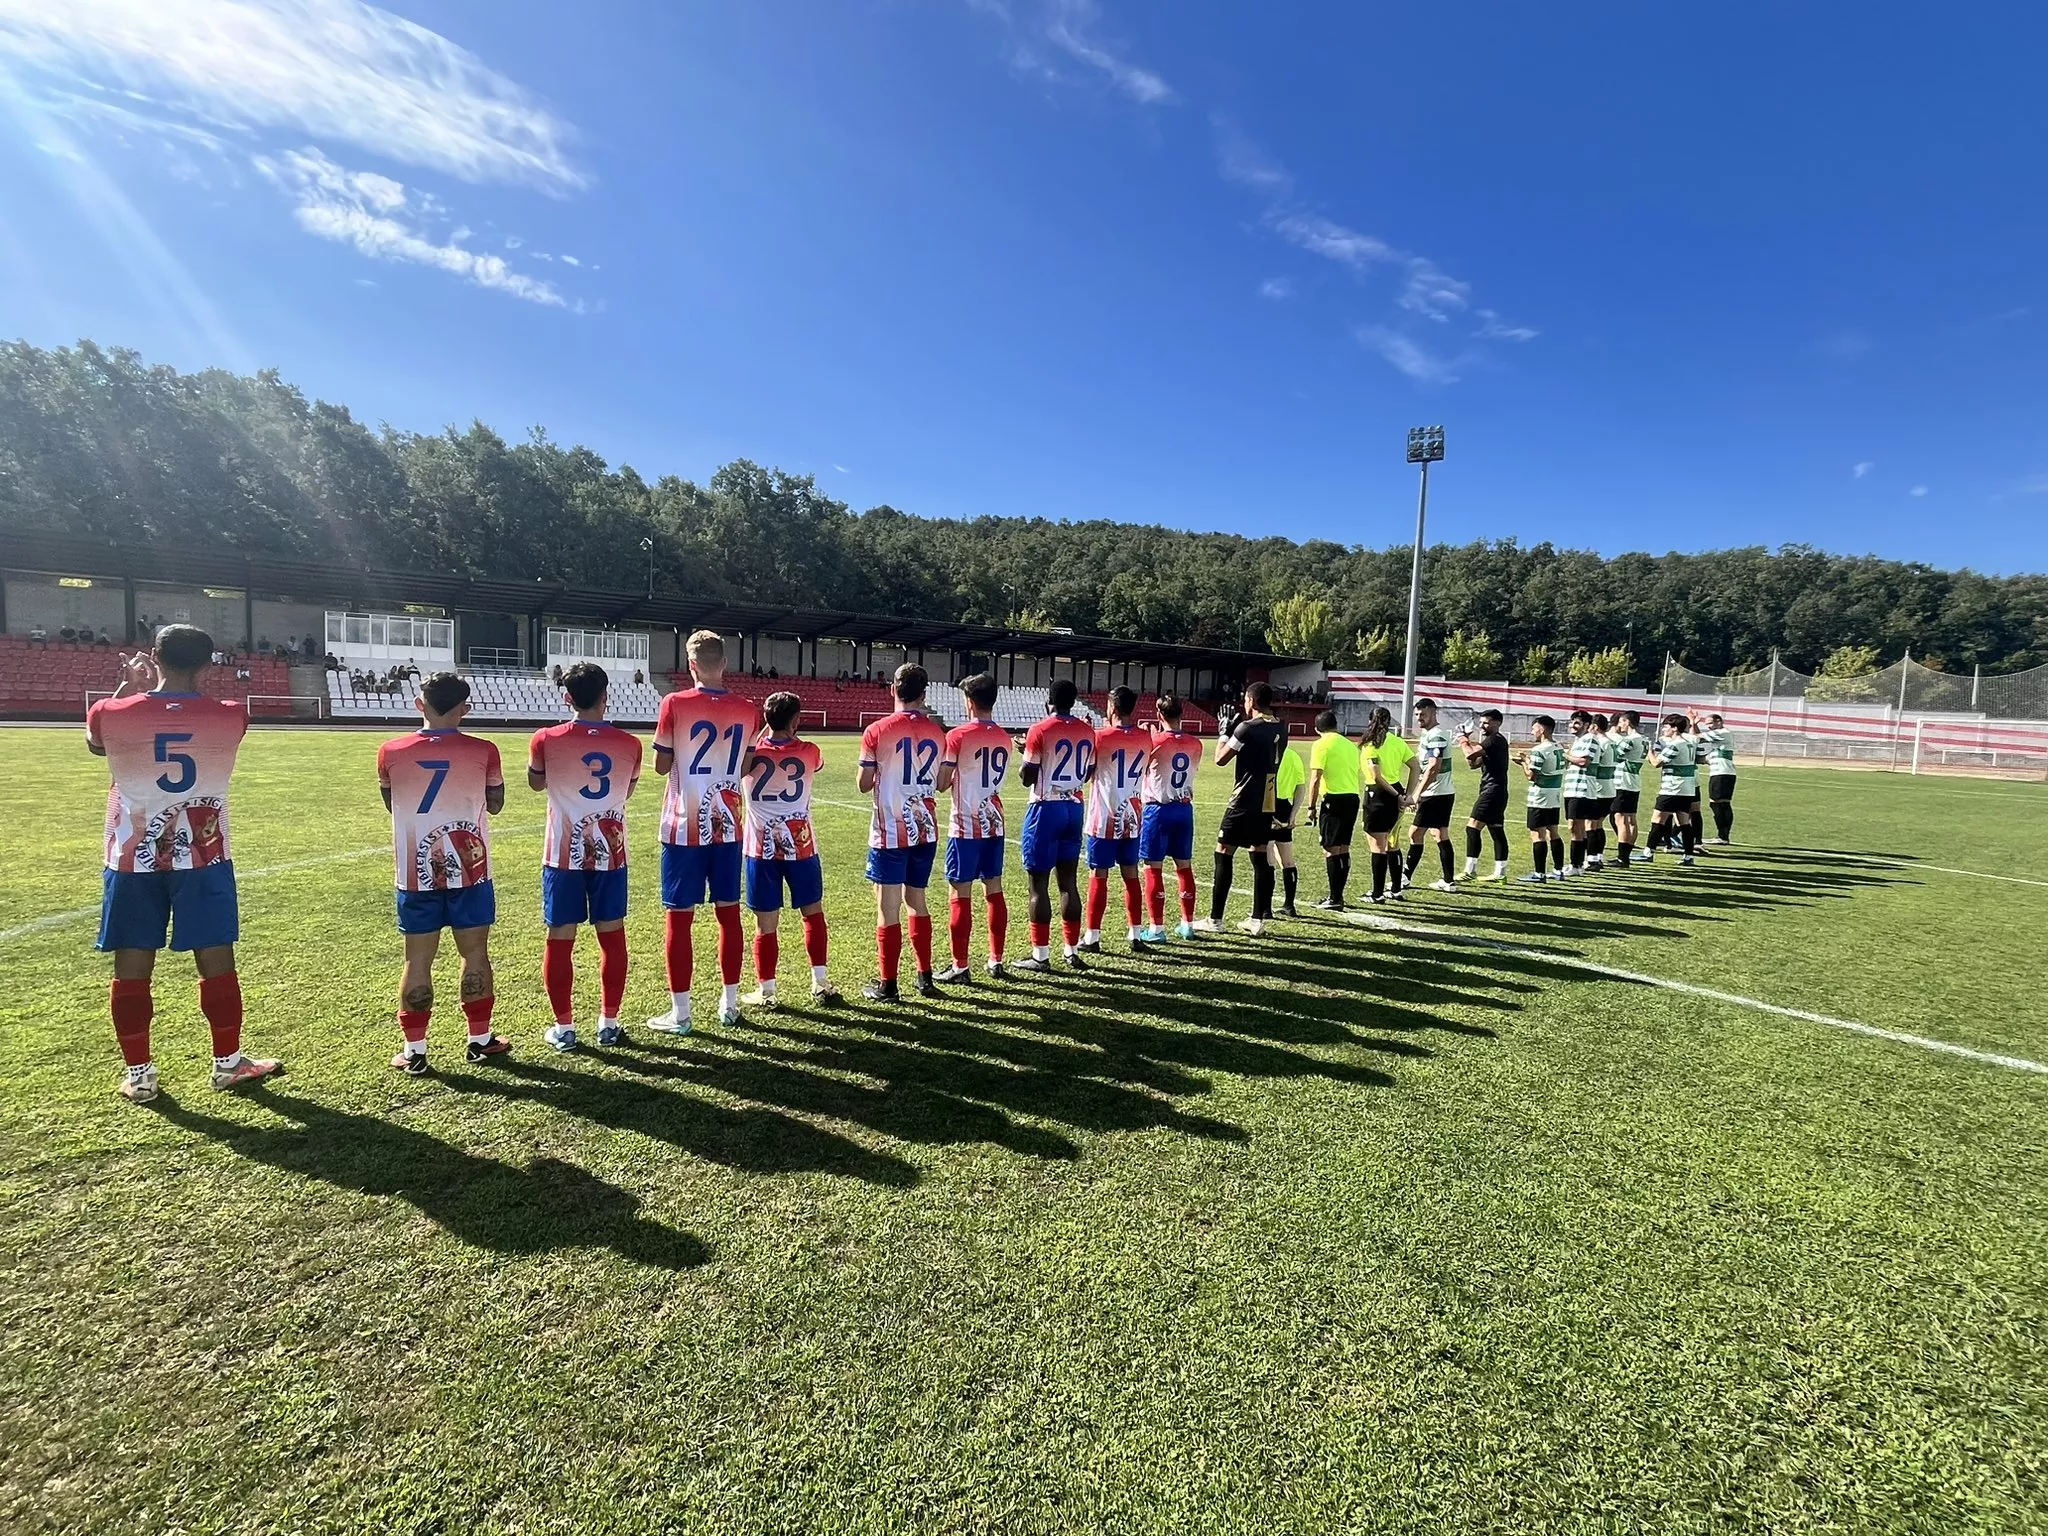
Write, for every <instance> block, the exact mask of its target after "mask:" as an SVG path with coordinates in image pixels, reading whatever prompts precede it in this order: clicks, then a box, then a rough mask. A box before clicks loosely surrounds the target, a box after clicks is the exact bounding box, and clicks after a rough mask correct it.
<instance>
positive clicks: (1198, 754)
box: [1145, 731, 1202, 805]
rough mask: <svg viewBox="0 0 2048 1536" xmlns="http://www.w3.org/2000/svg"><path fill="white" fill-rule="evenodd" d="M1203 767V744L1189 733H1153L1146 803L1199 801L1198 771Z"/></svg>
mask: <svg viewBox="0 0 2048 1536" xmlns="http://www.w3.org/2000/svg"><path fill="white" fill-rule="evenodd" d="M1201 766H1202V742H1201V738H1200V737H1197V736H1190V735H1189V734H1188V733H1187V732H1186V731H1155V732H1153V733H1152V755H1151V757H1150V758H1148V759H1146V762H1145V803H1146V804H1147V805H1180V804H1182V803H1184V802H1186V801H1189V800H1192V799H1194V798H1195V770H1196V769H1197V768H1199V767H1201Z"/></svg>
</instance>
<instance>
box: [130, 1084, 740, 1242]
mask: <svg viewBox="0 0 2048 1536" xmlns="http://www.w3.org/2000/svg"><path fill="white" fill-rule="evenodd" d="M251 1102H252V1103H256V1104H260V1105H262V1106H264V1107H265V1108H268V1109H271V1110H274V1111H276V1112H277V1113H278V1114H280V1115H283V1116H284V1117H285V1118H286V1119H288V1120H291V1121H295V1122H296V1124H293V1125H289V1126H278V1125H249V1124H245V1123H243V1122H241V1121H236V1120H221V1119H217V1118H215V1117H214V1116H212V1115H203V1114H199V1113H197V1112H196V1111H192V1110H187V1109H183V1108H180V1107H179V1106H178V1105H177V1104H175V1103H172V1102H170V1101H168V1100H166V1099H159V1100H158V1101H157V1106H156V1107H157V1109H158V1110H159V1112H160V1113H161V1114H162V1115H163V1117H164V1119H166V1120H168V1121H169V1122H170V1123H171V1124H173V1125H175V1126H178V1127H179V1128H180V1129H182V1130H185V1131H189V1132H191V1133H193V1134H194V1135H199V1136H207V1137H211V1138H212V1139H213V1140H215V1141H217V1142H219V1143H220V1144H221V1145H222V1146H223V1147H225V1148H227V1149H228V1150H229V1151H231V1152H233V1153H235V1154H236V1155H238V1156H241V1157H246V1158H248V1159H249V1160H250V1161H251V1162H257V1163H262V1164H264V1165H265V1166H267V1167H271V1168H276V1169H279V1170H281V1171H283V1172H285V1173H293V1174H297V1175H299V1176H300V1177H302V1178H308V1179H317V1180H318V1181H320V1182H321V1183H323V1184H331V1185H333V1186H334V1187H335V1188H337V1189H348V1190H354V1191H356V1192H357V1193H359V1194H365V1195H380V1196H386V1197H390V1198H395V1199H398V1200H403V1201H404V1202H406V1204H408V1205H410V1206H412V1207H413V1208H414V1209H416V1210H417V1211H419V1213H420V1214H421V1215H423V1216H425V1217H426V1218H427V1219H428V1220H429V1221H431V1222H433V1223H434V1224H435V1225H436V1226H438V1227H440V1228H441V1229H442V1230H443V1231H445V1232H446V1233H448V1235H449V1236H450V1237H453V1238H455V1239H457V1240H458V1241H460V1242H464V1243H467V1244H469V1245H470V1246H471V1247H474V1248H486V1249H489V1250H490V1251H492V1252H494V1253H506V1254H530V1253H549V1252H553V1251H555V1250H557V1249H562V1248H610V1249H611V1250H612V1251H613V1252H615V1253H617V1254H618V1255H619V1257H620V1258H623V1259H630V1260H632V1261H633V1262H635V1263H638V1264H648V1265H652V1266H654V1267H656V1268H659V1269H690V1268H693V1267H695V1266H696V1265H699V1264H704V1263H707V1262H708V1261H709V1260H710V1258H711V1249H710V1248H709V1246H707V1245H706V1244H705V1243H704V1242H703V1240H702V1239H700V1238H697V1237H693V1236H692V1235H691V1234H689V1233H687V1232H679V1231H676V1230H675V1229H673V1228H671V1227H665V1226H663V1225H662V1224H661V1223H660V1222H657V1221H653V1220H650V1219H649V1218H648V1217H646V1216H644V1215H642V1214H641V1211H640V1201H639V1199H638V1197H637V1196H635V1195H633V1194H630V1193H629V1192H627V1191H626V1190H623V1189H620V1188H619V1187H618V1186H617V1185H615V1184H608V1183H606V1182H605V1181H604V1180H603V1179H600V1178H598V1177H597V1176H596V1175H595V1174H592V1173H589V1172H586V1171H585V1170H584V1169H581V1168H578V1167H575V1166H574V1165H572V1164H569V1163H564V1162H561V1161H559V1160H557V1159H555V1158H541V1159H539V1160H537V1161H536V1162H534V1163H532V1164H530V1165H529V1166H527V1167H525V1168H515V1167H513V1166H511V1165H510V1164H508V1163H501V1162H499V1161H497V1160H496V1159H494V1158H489V1157H479V1156H478V1155H477V1154H475V1153H473V1152H466V1151H464V1150H463V1149H462V1148H460V1147H456V1146H451V1145H450V1144H449V1143H447V1142H445V1141H442V1140H441V1139H440V1138H439V1137H435V1136H429V1135H427V1134H426V1133H425V1132H424V1131H415V1130H411V1129H409V1128H408V1127H406V1126H403V1125H400V1124H398V1123H397V1122H395V1121H393V1120H390V1119H387V1118H385V1117H384V1116H383V1115H353V1114H349V1113H347V1112H346V1111H343V1110H337V1109H330V1108H328V1107H327V1106H325V1105H323V1104H317V1103H315V1102H313V1101H312V1100H311V1099H303V1098H298V1097H295V1096H292V1095H287V1094H280V1093H276V1092H266V1093H260V1094H257V1095H252V1096H251Z"/></svg>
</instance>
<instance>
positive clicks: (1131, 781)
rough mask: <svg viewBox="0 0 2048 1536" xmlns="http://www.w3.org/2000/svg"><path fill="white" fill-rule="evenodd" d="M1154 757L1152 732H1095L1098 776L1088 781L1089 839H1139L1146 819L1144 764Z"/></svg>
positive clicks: (1121, 728) (1115, 728)
mask: <svg viewBox="0 0 2048 1536" xmlns="http://www.w3.org/2000/svg"><path fill="white" fill-rule="evenodd" d="M1151 756H1152V733H1151V732H1150V731H1141V730H1139V729H1138V728H1137V727H1136V726H1135V725H1105V726H1104V727H1102V729H1100V730H1099V731H1097V732H1096V733H1095V777H1094V778H1092V779H1090V780H1089V781H1088V819H1087V821H1086V822H1085V823H1084V827H1085V830H1086V831H1087V833H1088V835H1089V836H1090V837H1136V836H1137V835H1138V824H1139V823H1140V822H1141V821H1143V820H1144V807H1143V805H1142V804H1140V801H1139V796H1140V794H1141V793H1142V792H1143V790H1144V787H1145V765H1146V763H1147V762H1148V761H1149V760H1150V758H1151Z"/></svg>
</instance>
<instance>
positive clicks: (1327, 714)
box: [1316, 709, 1337, 731]
mask: <svg viewBox="0 0 2048 1536" xmlns="http://www.w3.org/2000/svg"><path fill="white" fill-rule="evenodd" d="M1316 729H1317V730H1319V731H1334V730H1335V729H1337V711H1335V710H1334V709H1326V710H1324V711H1323V712H1322V713H1321V714H1319V715H1317V716H1316Z"/></svg>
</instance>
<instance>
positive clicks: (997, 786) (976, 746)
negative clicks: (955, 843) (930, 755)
mask: <svg viewBox="0 0 2048 1536" xmlns="http://www.w3.org/2000/svg"><path fill="white" fill-rule="evenodd" d="M1015 751H1016V743H1015V742H1013V741H1012V740H1011V739H1010V733H1009V732H1008V731H1006V730H1004V729H1003V728H1002V727H1001V726H1000V725H997V724H996V723H995V722H994V721H993V720H970V721H968V722H967V724H965V725H956V726H954V727H953V729H952V730H951V731H949V732H947V734H946V758H945V761H946V765H947V766H948V767H950V768H951V769H952V770H953V814H952V816H951V818H950V819H949V820H948V822H947V824H946V835H947V836H949V837H959V838H977V839H978V838H984V837H1001V836H1003V835H1004V832H1005V831H1006V830H1007V829H1006V828H1005V826H1004V824H1003V779H1004V778H1005V776H1006V775H1008V773H1009V771H1010V758H1011V757H1012V756H1013V755H1014V753H1015Z"/></svg>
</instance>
